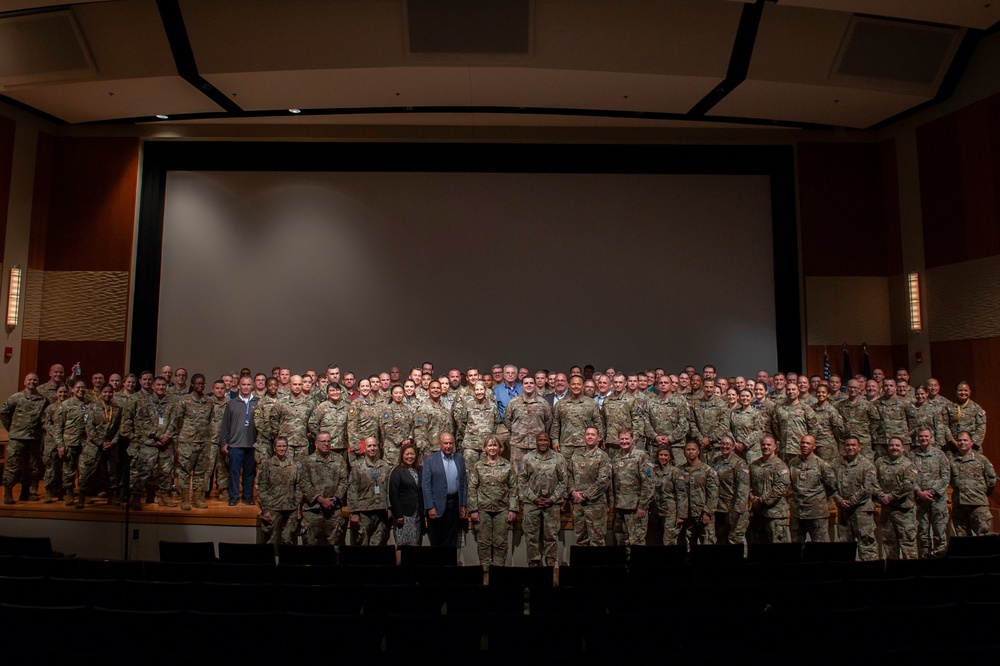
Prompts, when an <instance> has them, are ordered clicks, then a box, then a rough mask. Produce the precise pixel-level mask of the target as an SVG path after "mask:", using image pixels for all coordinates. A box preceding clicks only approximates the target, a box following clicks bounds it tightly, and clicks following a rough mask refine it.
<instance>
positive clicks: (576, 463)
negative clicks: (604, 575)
mask: <svg viewBox="0 0 1000 666" xmlns="http://www.w3.org/2000/svg"><path fill="white" fill-rule="evenodd" d="M563 402H565V399H563V400H561V401H560V402H559V404H562V403H563ZM594 404H595V405H596V404H597V403H594ZM557 407H558V405H557ZM569 472H570V483H569V489H570V493H572V492H574V491H578V492H581V493H584V494H585V495H586V496H587V501H586V502H584V503H583V504H579V503H577V502H576V501H575V500H573V499H572V495H571V496H570V501H571V502H572V504H573V532H574V533H575V534H576V544H577V545H578V546H603V545H604V543H605V538H606V537H607V533H608V491H609V490H610V489H611V482H612V471H611V460H610V459H609V458H608V454H607V453H605V452H604V451H602V450H601V449H600V448H598V447H594V449H593V450H592V451H588V450H587V448H586V446H584V449H583V451H581V452H579V453H577V454H576V455H574V456H573V457H572V459H571V460H570V461H569Z"/></svg>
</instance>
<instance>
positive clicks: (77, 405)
mask: <svg viewBox="0 0 1000 666" xmlns="http://www.w3.org/2000/svg"><path fill="white" fill-rule="evenodd" d="M86 393H87V383H86V382H84V381H83V380H82V379H78V380H76V382H74V384H73V388H72V395H71V396H70V397H69V398H67V399H66V400H65V401H64V402H63V403H62V409H60V410H59V415H58V417H57V418H56V422H55V426H56V429H55V439H56V450H57V452H58V454H59V457H60V458H62V459H63V468H62V486H63V488H62V489H63V494H64V495H65V497H66V506H70V505H72V504H73V502H74V496H73V486H74V483H75V481H76V472H77V468H78V467H79V463H80V454H81V453H82V452H83V444H84V442H86V441H87V416H88V414H87V403H85V402H84V401H83V398H84V396H85V394H86Z"/></svg>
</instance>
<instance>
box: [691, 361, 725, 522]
mask: <svg viewBox="0 0 1000 666" xmlns="http://www.w3.org/2000/svg"><path fill="white" fill-rule="evenodd" d="M702 391H704V395H703V397H702V398H701V399H700V400H697V401H695V402H694V403H693V404H692V406H691V413H692V416H693V417H694V419H693V421H692V423H691V433H690V434H691V438H692V439H694V440H696V441H697V442H698V444H699V446H701V456H702V457H703V458H704V459H705V462H706V463H708V464H710V463H711V462H712V461H713V460H714V459H715V457H716V456H717V455H718V453H719V442H721V441H722V437H723V436H725V435H728V434H729V404H728V403H727V402H726V401H725V400H723V399H722V398H720V397H719V396H717V395H715V380H714V379H706V380H705V381H704V383H703V384H702ZM685 455H686V454H685ZM713 519H714V516H713Z"/></svg>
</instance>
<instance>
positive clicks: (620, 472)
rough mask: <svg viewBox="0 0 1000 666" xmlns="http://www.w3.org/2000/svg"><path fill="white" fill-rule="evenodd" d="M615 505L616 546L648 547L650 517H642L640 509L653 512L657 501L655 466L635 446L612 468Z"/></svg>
mask: <svg viewBox="0 0 1000 666" xmlns="http://www.w3.org/2000/svg"><path fill="white" fill-rule="evenodd" d="M611 474H612V485H613V488H614V503H615V520H614V531H615V543H617V544H618V545H624V546H645V545H646V525H647V520H648V519H647V518H646V516H643V517H642V518H640V517H639V515H638V512H639V510H640V509H642V510H643V511H646V510H648V509H649V503H650V502H651V501H652V500H653V467H652V465H650V464H649V457H648V456H647V455H646V452H645V451H639V450H637V449H636V448H635V447H634V446H633V447H632V449H631V450H630V451H629V452H628V453H624V452H621V453H620V455H619V456H618V457H617V458H615V460H614V462H613V463H612V465H611Z"/></svg>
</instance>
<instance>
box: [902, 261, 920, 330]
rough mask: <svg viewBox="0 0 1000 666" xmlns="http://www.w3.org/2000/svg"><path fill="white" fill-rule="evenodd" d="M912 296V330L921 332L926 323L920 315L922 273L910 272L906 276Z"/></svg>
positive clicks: (910, 295)
mask: <svg viewBox="0 0 1000 666" xmlns="http://www.w3.org/2000/svg"><path fill="white" fill-rule="evenodd" d="M906 280H907V283H908V286H909V298H910V330H911V331H914V332H920V331H921V330H922V329H923V327H924V325H923V320H922V319H921V317H920V274H919V273H910V274H909V275H907V276H906Z"/></svg>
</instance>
